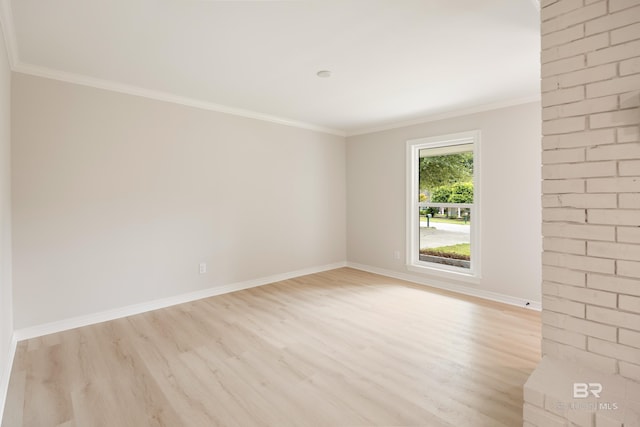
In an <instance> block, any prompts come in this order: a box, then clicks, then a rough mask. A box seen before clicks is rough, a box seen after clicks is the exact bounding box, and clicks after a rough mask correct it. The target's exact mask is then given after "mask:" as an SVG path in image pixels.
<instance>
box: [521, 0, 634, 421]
mask: <svg viewBox="0 0 640 427" xmlns="http://www.w3.org/2000/svg"><path fill="white" fill-rule="evenodd" d="M541 20H542V23H541V33H542V53H541V63H542V68H541V77H542V82H541V89H542V119H543V123H542V133H543V140H542V150H543V151H542V159H543V168H542V177H543V183H542V193H543V195H542V205H543V215H542V217H543V226H542V232H543V237H544V252H543V256H542V263H543V274H542V278H543V283H542V303H543V311H542V322H543V326H542V337H543V338H542V352H543V356H544V359H543V362H542V363H541V364H540V366H539V367H538V368H537V369H536V371H535V372H534V373H533V375H532V376H531V378H530V379H529V381H528V382H527V385H526V386H525V409H524V417H525V426H539V427H546V426H556V425H557V426H565V425H566V426H576V425H579V426H596V427H604V426H607V427H608V426H616V427H620V426H622V425H623V422H624V426H625V427H628V426H630V425H633V426H640V130H639V124H640V0H599V1H598V0H595V1H594V0H542V2H541ZM574 383H593V384H595V383H601V385H602V388H603V390H602V393H599V392H597V389H598V386H597V385H594V386H587V388H588V390H587V394H588V398H583V397H582V394H583V392H582V391H581V387H583V386H582V385H578V386H576V387H578V391H577V392H574ZM592 391H595V392H596V393H595V394H594V393H592ZM596 394H600V395H601V397H600V398H597V397H596V396H595V395H596ZM576 395H577V396H578V397H576ZM604 404H611V405H609V406H607V405H604ZM614 404H615V405H614ZM616 406H617V409H616Z"/></svg>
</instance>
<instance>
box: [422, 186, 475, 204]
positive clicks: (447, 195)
mask: <svg viewBox="0 0 640 427" xmlns="http://www.w3.org/2000/svg"><path fill="white" fill-rule="evenodd" d="M431 201H432V202H433V203H473V184H472V183H471V182H456V183H455V184H452V185H443V186H441V187H436V188H434V189H433V191H432V192H431Z"/></svg>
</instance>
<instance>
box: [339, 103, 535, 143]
mask: <svg viewBox="0 0 640 427" xmlns="http://www.w3.org/2000/svg"><path fill="white" fill-rule="evenodd" d="M536 101H540V95H533V96H528V97H524V98H514V99H508V100H506V101H500V102H493V103H490V104H482V105H478V106H475V107H470V108H465V109H462V110H453V111H447V112H444V113H438V114H431V115H427V116H423V117H421V118H417V119H412V120H405V121H400V122H393V123H389V124H386V125H382V126H374V127H370V128H363V129H359V130H355V131H352V132H347V136H348V137H349V136H357V135H365V134H368V133H375V132H382V131H385V130H391V129H398V128H403V127H407V126H414V125H420V124H423V123H429V122H435V121H438V120H445V119H451V118H454V117H461V116H468V115H471V114H476V113H483V112H485V111H491V110H498V109H500V108H506V107H513V106H516V105H521V104H528V103H530V102H536Z"/></svg>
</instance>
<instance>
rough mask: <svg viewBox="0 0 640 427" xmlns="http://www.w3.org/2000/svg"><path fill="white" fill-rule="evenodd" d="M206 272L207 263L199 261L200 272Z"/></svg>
mask: <svg viewBox="0 0 640 427" xmlns="http://www.w3.org/2000/svg"><path fill="white" fill-rule="evenodd" d="M206 272H207V263H206V262H201V263H200V274H204V273H206Z"/></svg>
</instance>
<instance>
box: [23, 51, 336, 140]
mask: <svg viewBox="0 0 640 427" xmlns="http://www.w3.org/2000/svg"><path fill="white" fill-rule="evenodd" d="M13 71H15V72H18V73H23V74H29V75H32V76H36V77H44V78H48V79H53V80H59V81H63V82H67V83H74V84H78V85H82V86H89V87H93V88H97V89H104V90H109V91H112V92H119V93H124V94H127V95H134V96H140V97H143V98H149V99H155V100H157V101H164V102H171V103H174V104H180V105H185V106H187V107H193V108H199V109H202V110H209V111H215V112H217V113H224V114H231V115H234V116H240V117H246V118H249V119H255V120H261V121H265V122H270V123H276V124H279V125H284V126H291V127H296V128H301V129H307V130H312V131H315V132H322V133H328V134H331V135H336V136H342V137H344V136H346V133H345V132H344V131H342V130H338V129H331V128H327V127H323V126H318V125H314V124H311V123H305V122H299V121H296V120H291V119H287V118H283V117H277V116H272V115H269V114H263V113H259V112H256V111H251V110H244V109H241V108H235V107H229V106H226V105H221V104H215V103H213V102H208V101H203V100H199V99H195V98H189V97H186V96H180V95H176V94H173V93H168V92H161V91H156V90H151V89H145V88H142V87H139V86H133V85H127V84H123V83H117V82H113V81H110V80H103V79H98V78H94V77H88V76H85V75H81V74H75V73H68V72H66V71H60V70H54V69H52V68H47V67H39V66H35V65H31V64H25V63H22V62H20V61H18V62H17V63H16V64H15V65H14V67H13Z"/></svg>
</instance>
